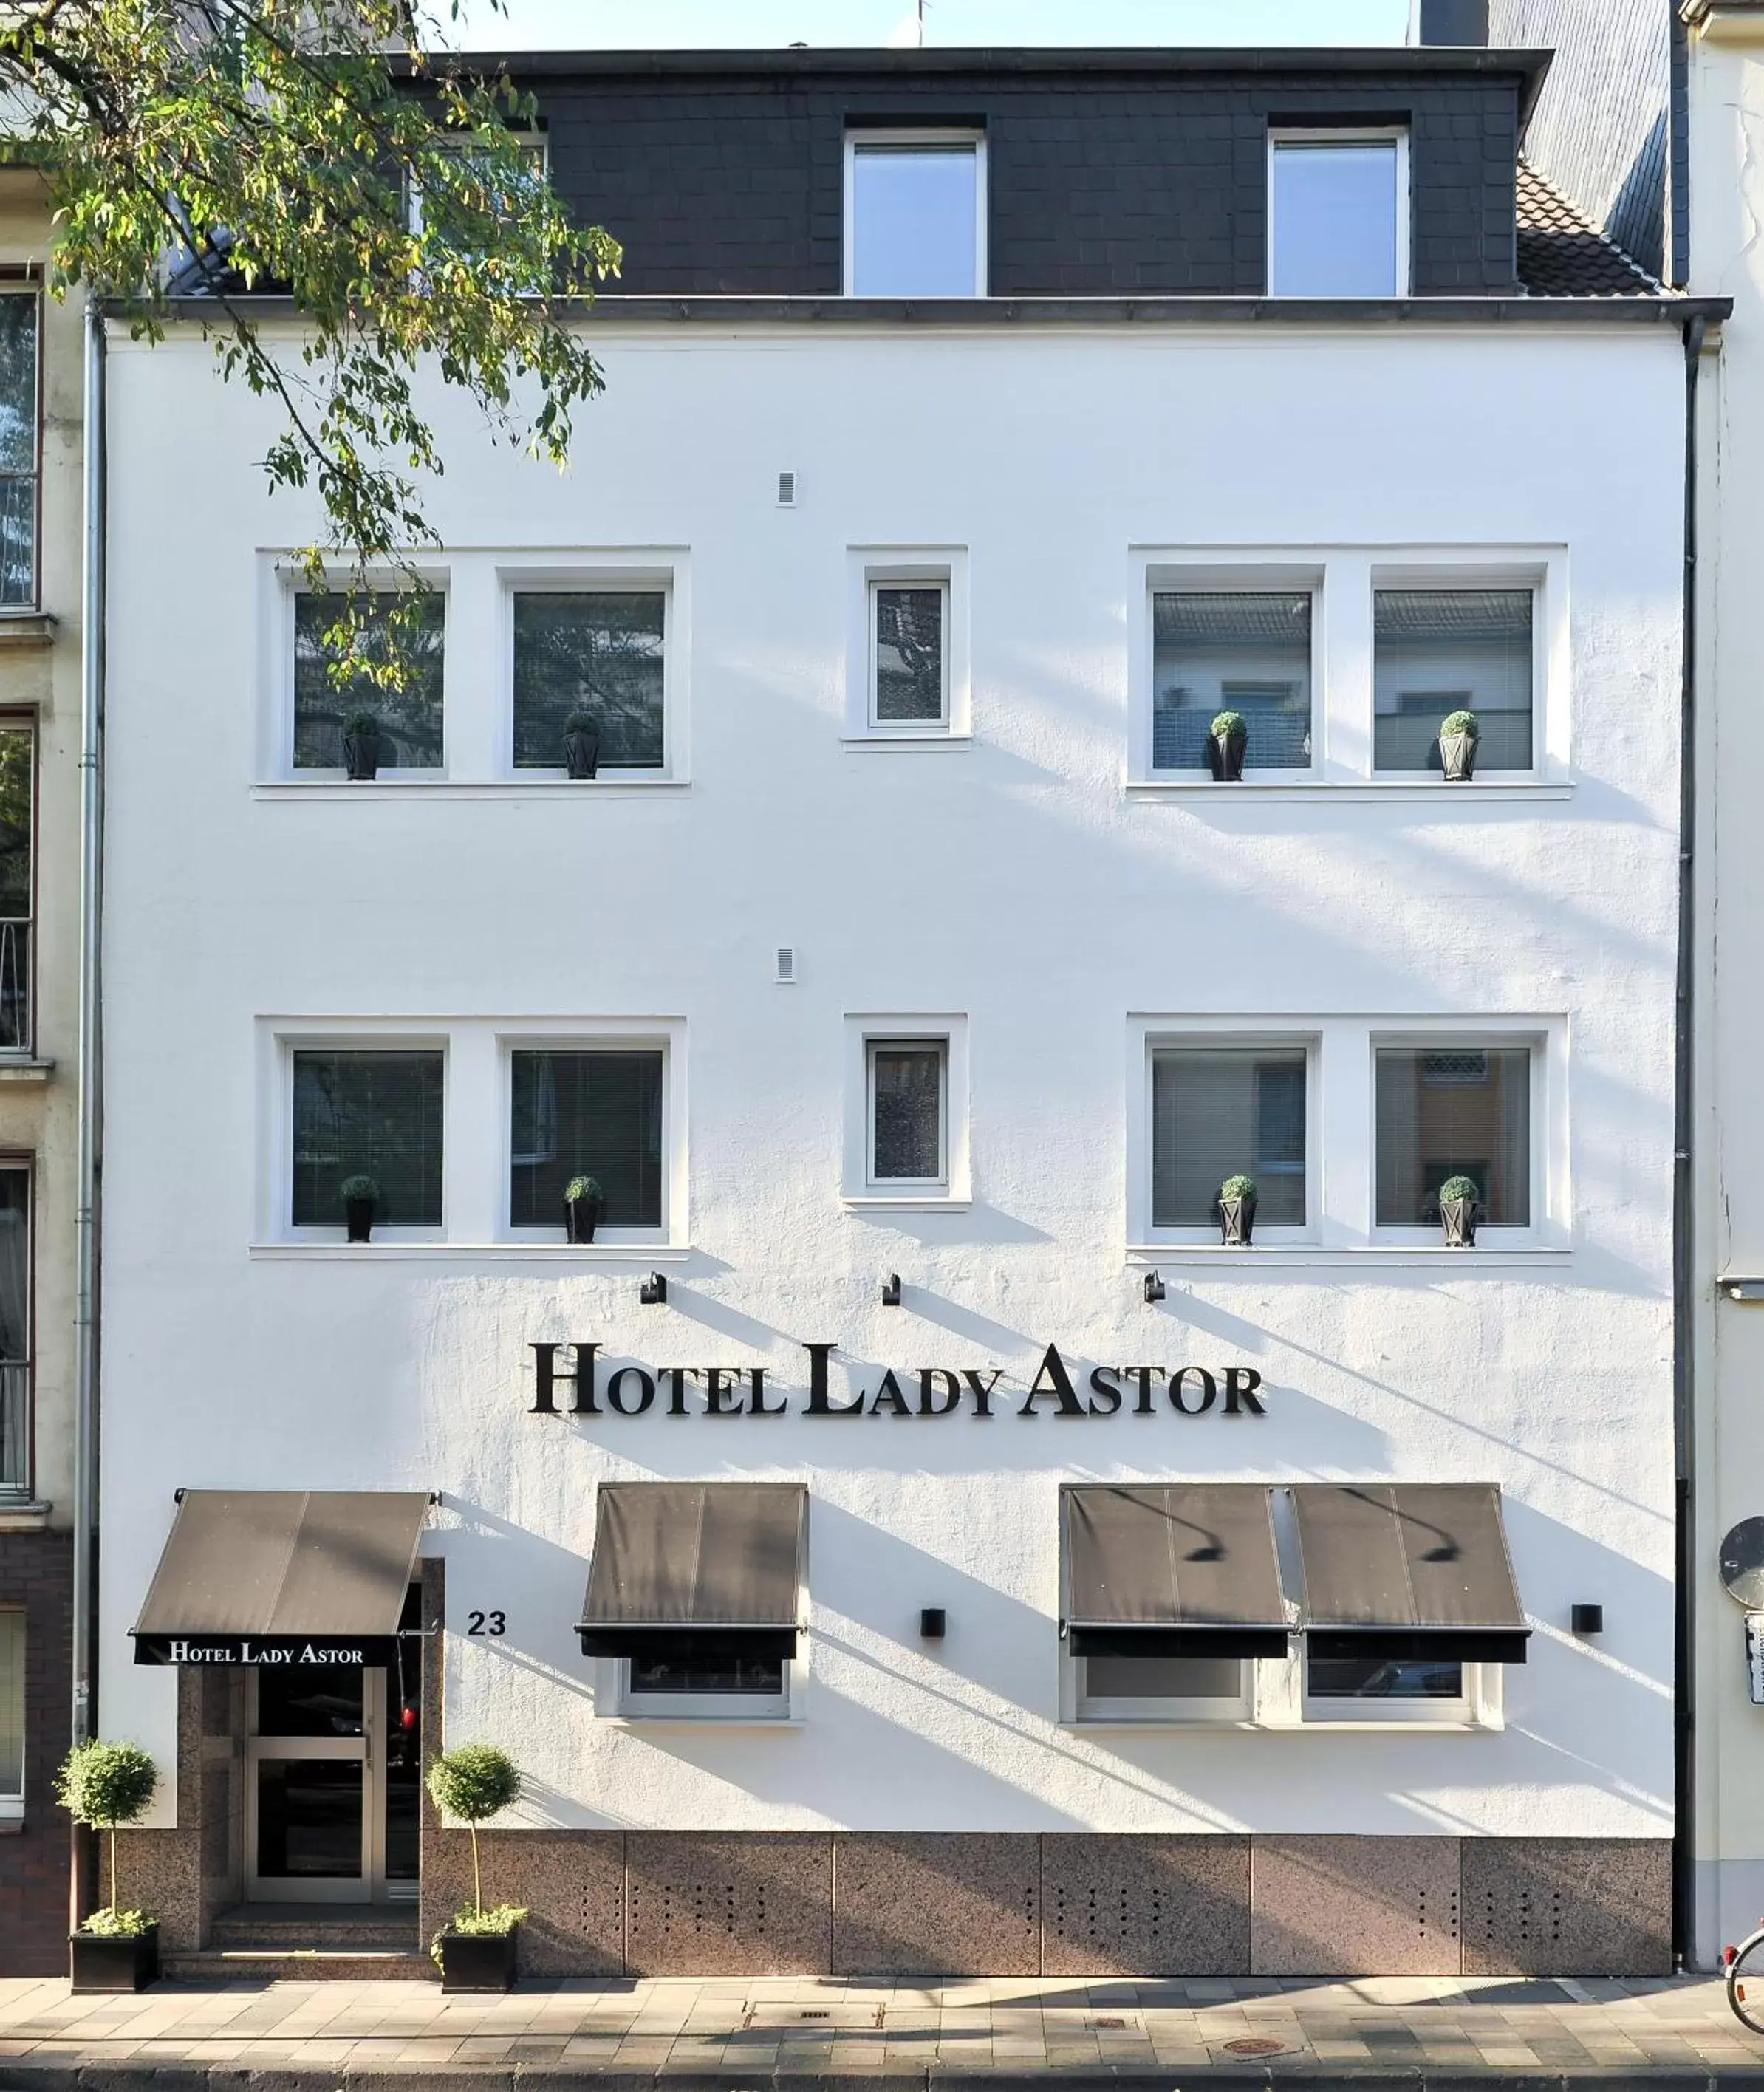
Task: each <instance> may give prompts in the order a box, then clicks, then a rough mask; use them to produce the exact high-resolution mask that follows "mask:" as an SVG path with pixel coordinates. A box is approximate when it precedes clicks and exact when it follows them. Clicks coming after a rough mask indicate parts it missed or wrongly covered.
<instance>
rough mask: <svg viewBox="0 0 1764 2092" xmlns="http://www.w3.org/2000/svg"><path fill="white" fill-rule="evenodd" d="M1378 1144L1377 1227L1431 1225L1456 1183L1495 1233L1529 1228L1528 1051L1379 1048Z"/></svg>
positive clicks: (1511, 1048) (1517, 1048)
mask: <svg viewBox="0 0 1764 2092" xmlns="http://www.w3.org/2000/svg"><path fill="white" fill-rule="evenodd" d="M1376 1141H1377V1224H1378V1225H1379V1226H1380V1227H1425V1226H1431V1225H1436V1224H1437V1223H1438V1219H1439V1187H1440V1186H1441V1185H1442V1184H1443V1183H1444V1182H1445V1181H1446V1178H1448V1177H1458V1176H1463V1177H1468V1178H1472V1180H1473V1181H1474V1182H1475V1184H1476V1191H1477V1195H1478V1197H1479V1198H1480V1199H1481V1205H1482V1215H1481V1217H1482V1218H1483V1219H1484V1220H1485V1221H1488V1222H1489V1224H1490V1225H1494V1226H1496V1227H1502V1226H1506V1227H1528V1226H1529V1225H1530V1223H1531V1049H1530V1048H1528V1047H1525V1046H1502V1047H1487V1048H1484V1047H1476V1048H1461V1047H1450V1046H1444V1047H1429V1048H1415V1047H1392V1046H1381V1047H1380V1048H1378V1052H1377V1134H1376Z"/></svg>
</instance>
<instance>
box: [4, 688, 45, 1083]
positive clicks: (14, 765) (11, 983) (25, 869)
mask: <svg viewBox="0 0 1764 2092" xmlns="http://www.w3.org/2000/svg"><path fill="white" fill-rule="evenodd" d="M36 797H37V737H36V735H35V733H34V732H33V731H32V728H30V727H28V726H24V725H7V724H3V723H0V1053H28V1052H30V1051H31V1047H32V1011H31V976H32V950H31V917H32V909H33V907H34V906H35V893H36V885H35V880H34V877H33V867H32V843H33V841H34V834H33V831H34V828H35V825H36V819H35V816H36Z"/></svg>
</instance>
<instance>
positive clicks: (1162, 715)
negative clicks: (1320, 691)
mask: <svg viewBox="0 0 1764 2092" xmlns="http://www.w3.org/2000/svg"><path fill="white" fill-rule="evenodd" d="M1221 711H1234V712H1237V713H1239V714H1240V715H1241V716H1242V718H1243V725H1244V730H1245V734H1246V737H1247V739H1246V745H1245V748H1244V757H1243V759H1244V763H1245V766H1246V767H1247V768H1249V769H1252V770H1304V769H1308V767H1310V763H1311V598H1310V595H1309V594H1308V592H1305V593H1291V592H1288V593H1278V594H1277V593H1272V592H1262V591H1255V592H1252V591H1249V590H1230V591H1209V592H1206V593H1202V592H1199V591H1184V592H1182V593H1179V594H1178V593H1174V592H1171V593H1164V592H1160V593H1158V594H1154V595H1153V597H1152V768H1153V769H1154V770H1199V769H1201V768H1203V767H1204V766H1205V763H1206V760H1207V747H1208V740H1209V737H1210V735H1211V733H1212V728H1213V720H1214V718H1215V717H1216V716H1217V715H1218V714H1219V713H1220V712H1221Z"/></svg>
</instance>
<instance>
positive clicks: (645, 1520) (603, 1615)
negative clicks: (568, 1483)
mask: <svg viewBox="0 0 1764 2092" xmlns="http://www.w3.org/2000/svg"><path fill="white" fill-rule="evenodd" d="M807 1525H808V1490H807V1488H806V1485H804V1484H802V1483H801V1482H603V1483H602V1484H601V1485H600V1494H599V1502H598V1504H597V1505H596V1507H595V1519H594V1560H593V1562H592V1563H590V1566H589V1571H588V1593H587V1596H586V1598H584V1600H583V1601H582V1619H580V1620H579V1621H578V1622H577V1633H578V1634H579V1635H580V1636H581V1637H582V1653H583V1654H584V1655H585V1656H629V1655H632V1654H633V1653H646V1652H650V1651H653V1650H654V1649H655V1648H656V1646H657V1645H658V1644H663V1645H669V1644H672V1642H673V1641H674V1640H676V1639H677V1637H681V1636H690V1638H691V1641H692V1645H693V1646H694V1649H697V1650H698V1651H700V1652H703V1653H709V1652H710V1651H711V1650H723V1651H726V1652H729V1653H735V1654H741V1655H746V1656H753V1657H768V1658H770V1657H789V1656H794V1655H795V1653H796V1636H797V1610H798V1596H797V1593H798V1588H799V1585H800V1584H801V1580H802V1550H803V1545H804V1542H805V1540H806V1534H807Z"/></svg>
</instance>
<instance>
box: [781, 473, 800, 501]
mask: <svg viewBox="0 0 1764 2092" xmlns="http://www.w3.org/2000/svg"><path fill="white" fill-rule="evenodd" d="M778 506H779V507H780V508H795V506H796V474H795V473H793V472H780V473H779V474H778Z"/></svg>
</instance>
